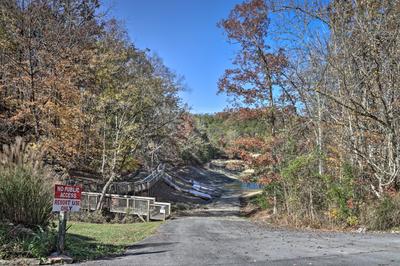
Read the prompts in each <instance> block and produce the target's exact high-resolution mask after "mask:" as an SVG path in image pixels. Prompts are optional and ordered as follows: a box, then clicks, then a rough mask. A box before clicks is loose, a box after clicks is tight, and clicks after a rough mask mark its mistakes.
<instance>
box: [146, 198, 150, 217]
mask: <svg viewBox="0 0 400 266" xmlns="http://www.w3.org/2000/svg"><path fill="white" fill-rule="evenodd" d="M146 221H147V222H150V200H148V201H147V218H146Z"/></svg>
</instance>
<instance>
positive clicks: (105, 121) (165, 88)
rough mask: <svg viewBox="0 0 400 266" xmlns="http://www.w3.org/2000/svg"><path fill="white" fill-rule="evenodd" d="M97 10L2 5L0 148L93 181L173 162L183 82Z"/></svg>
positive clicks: (179, 138) (93, 0)
mask: <svg viewBox="0 0 400 266" xmlns="http://www.w3.org/2000/svg"><path fill="white" fill-rule="evenodd" d="M99 7H100V2H99V1H97V0H89V1H86V0H85V1H82V0H76V1H75V0H74V1H1V3H0V61H1V63H0V64H1V68H0V95H1V97H0V144H10V143H13V142H14V141H15V137H16V136H22V137H23V138H24V139H25V141H27V142H31V143H34V144H35V145H37V146H39V145H40V147H41V148H43V149H45V150H46V151H47V154H46V160H47V161H48V163H50V164H52V165H61V166H62V167H64V168H65V169H68V168H71V167H78V168H79V167H85V168H91V169H94V170H96V171H99V172H101V173H107V174H110V173H121V172H123V171H133V170H135V169H137V167H138V166H139V165H140V166H143V167H145V168H149V169H150V168H152V167H154V166H155V165H156V164H157V163H158V162H159V161H160V160H169V161H171V162H174V161H176V160H179V158H180V152H181V151H180V148H181V147H182V143H183V142H184V141H185V137H184V136H183V134H184V133H182V130H181V127H182V125H183V121H184V120H183V114H184V113H186V111H185V108H184V106H183V103H181V101H180V99H179V97H178V92H179V91H181V90H182V89H183V85H182V83H181V78H180V77H178V76H177V75H176V74H174V72H172V71H171V70H169V69H168V68H167V67H166V66H165V65H164V64H163V62H162V60H161V59H160V58H159V57H157V56H155V55H151V54H149V53H148V52H147V51H146V50H140V49H138V48H136V47H135V45H134V44H133V43H132V42H131V41H130V40H129V38H128V36H127V34H126V32H125V30H124V28H123V26H121V25H120V23H119V22H117V21H116V20H113V19H111V20H105V19H104V18H103V16H102V14H101V12H100V11H99Z"/></svg>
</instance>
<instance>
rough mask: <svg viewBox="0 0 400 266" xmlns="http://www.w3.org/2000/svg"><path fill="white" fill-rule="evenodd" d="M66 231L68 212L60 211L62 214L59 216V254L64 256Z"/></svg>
mask: <svg viewBox="0 0 400 266" xmlns="http://www.w3.org/2000/svg"><path fill="white" fill-rule="evenodd" d="M66 230H67V212H63V211H60V214H59V215H58V239H57V251H58V254H64V252H65V233H66Z"/></svg>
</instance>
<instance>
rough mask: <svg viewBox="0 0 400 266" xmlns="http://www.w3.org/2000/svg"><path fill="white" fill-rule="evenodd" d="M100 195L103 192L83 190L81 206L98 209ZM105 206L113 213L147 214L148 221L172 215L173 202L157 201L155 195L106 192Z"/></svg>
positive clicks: (86, 208)
mask: <svg viewBox="0 0 400 266" xmlns="http://www.w3.org/2000/svg"><path fill="white" fill-rule="evenodd" d="M100 196H101V193H94V192H82V194H81V208H82V209H84V210H88V211H94V210H96V207H97V203H98V201H99V200H100ZM103 208H104V209H107V210H108V211H110V212H113V213H125V214H128V215H129V214H131V215H137V216H139V217H140V218H142V217H143V216H145V217H146V221H149V220H150V219H151V220H165V219H166V218H168V217H169V216H170V215H171V204H170V203H166V202H156V201H155V198H153V197H138V196H123V195H115V194H106V196H105V203H104V206H103ZM142 219H143V218H142ZM143 220H144V219H143Z"/></svg>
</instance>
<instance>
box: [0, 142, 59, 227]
mask: <svg viewBox="0 0 400 266" xmlns="http://www.w3.org/2000/svg"><path fill="white" fill-rule="evenodd" d="M52 194H53V191H52V180H51V179H50V175H49V172H48V171H47V170H46V169H45V167H44V166H43V164H42V156H41V153H39V152H37V151H35V150H34V149H32V148H28V147H27V146H26V145H25V143H24V142H23V141H22V139H21V138H17V139H16V142H15V144H13V145H11V146H7V145H4V146H3V151H2V152H1V153H0V202H1V205H0V214H1V216H0V221H3V222H11V223H13V224H22V225H24V226H28V227H31V228H34V227H36V226H42V227H46V226H47V225H48V224H49V220H50V217H51V205H52Z"/></svg>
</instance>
